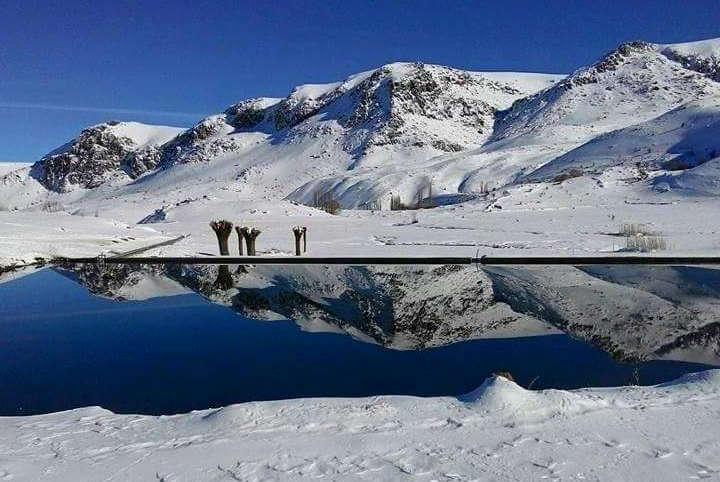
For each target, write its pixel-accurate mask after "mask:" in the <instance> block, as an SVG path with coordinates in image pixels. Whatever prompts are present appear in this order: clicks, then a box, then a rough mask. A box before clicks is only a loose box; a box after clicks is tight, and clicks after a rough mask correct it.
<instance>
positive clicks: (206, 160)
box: [0, 39, 720, 208]
mask: <svg viewBox="0 0 720 482" xmlns="http://www.w3.org/2000/svg"><path fill="white" fill-rule="evenodd" d="M719 58H720V41H718V40H717V39H715V40H708V41H700V42H693V43H688V44H674V45H661V44H649V43H644V42H632V43H628V44H623V45H621V46H620V47H619V48H618V49H616V50H614V51H613V52H610V53H608V54H607V55H605V56H603V57H602V58H601V59H600V60H599V61H598V62H596V63H594V64H593V65H591V66H589V67H585V68H581V69H579V70H577V71H576V72H574V73H572V74H571V75H569V76H567V77H563V76H558V75H547V74H519V73H487V72H486V73H479V72H465V71H461V70H457V69H452V68H447V67H441V66H437V65H425V64H419V63H417V64H408V63H397V64H389V65H385V66H383V67H380V68H378V69H375V70H372V71H368V72H363V73H360V74H356V75H352V76H350V77H348V78H347V79H345V80H344V81H340V82H335V83H329V84H308V85H303V86H299V87H296V88H295V89H293V90H292V92H291V93H290V94H289V95H288V96H287V97H286V98H283V99H274V98H259V99H250V100H246V101H243V102H239V103H237V104H235V105H233V106H231V107H230V108H228V109H226V110H225V111H224V112H223V113H222V114H218V115H213V116H210V117H208V118H206V119H203V120H202V121H200V122H199V123H198V124H197V125H195V126H193V127H192V128H190V129H188V130H186V131H184V132H180V131H179V130H178V129H174V128H163V127H155V126H144V125H141V124H137V123H111V124H102V125H99V126H94V127H91V128H88V129H86V130H85V131H83V132H82V133H81V134H80V136H79V137H78V138H76V139H74V140H73V141H71V142H69V143H68V144H66V145H65V146H63V147H61V148H59V149H58V150H55V151H53V152H51V153H49V154H48V155H47V156H45V157H44V158H43V159H42V160H40V161H39V162H38V163H37V164H36V165H35V166H34V167H33V169H32V171H31V172H28V176H23V175H22V173H20V174H18V173H16V174H15V179H14V183H15V184H16V183H18V182H20V183H26V184H30V185H32V183H33V180H35V181H39V182H40V184H42V186H43V187H44V188H45V189H46V190H47V191H51V192H56V193H57V192H59V193H69V192H73V191H75V192H77V191H78V190H98V192H97V193H94V194H93V195H90V196H86V195H85V194H83V195H78V194H77V193H76V194H75V195H73V196H70V199H72V200H73V201H74V202H77V203H82V202H83V201H82V199H84V198H85V197H89V198H92V199H103V198H104V199H112V198H117V197H122V196H127V195H130V196H132V195H133V194H137V192H138V191H139V190H143V191H148V190H150V191H153V192H158V193H162V194H163V196H165V197H171V198H178V199H180V197H181V196H182V194H181V193H185V194H187V191H188V190H191V189H192V187H193V186H195V185H197V183H198V181H200V180H201V181H202V182H203V186H204V187H205V189H206V190H208V191H211V190H213V189H217V190H222V189H228V188H229V189H232V190H233V191H236V192H238V193H239V195H241V196H247V197H258V196H261V197H263V198H265V199H282V198H286V197H287V198H289V199H292V200H296V201H300V202H303V203H307V204H310V203H312V200H313V199H314V197H315V196H316V195H317V193H318V192H323V193H325V192H331V193H333V195H334V196H335V197H336V198H337V199H338V200H339V201H340V203H341V204H342V205H343V206H344V207H347V208H351V207H383V208H388V207H389V199H390V197H391V196H392V195H400V196H401V198H402V200H403V202H406V203H410V202H412V200H415V199H417V198H418V197H423V196H426V195H430V194H431V195H433V196H444V195H450V194H457V193H466V194H478V193H482V192H485V191H488V190H490V189H492V188H499V187H502V186H504V185H506V184H508V183H515V182H521V181H524V180H527V181H538V180H545V179H548V180H552V179H555V178H557V177H558V176H565V177H573V176H579V175H583V174H597V173H598V172H600V171H602V170H604V169H606V168H607V167H611V166H618V165H626V166H637V165H642V166H643V168H645V169H650V170H678V169H690V168H694V167H696V166H697V165H699V164H702V163H703V162H705V161H708V160H711V159H713V158H714V157H716V155H717V154H718V152H720V151H718V145H717V144H718V141H716V139H718V138H720V136H717V135H715V133H716V132H717V125H716V119H717V116H718V115H720V114H719V113H718V108H720V82H718V77H719V76H720V74H719V73H718V65H719V61H718V59H719ZM198 166H201V167H198ZM568 173H569V174H568ZM2 182H3V183H4V184H6V185H7V184H13V182H11V181H10V180H8V179H4V180H3V181H2ZM667 185H672V183H668V184H667ZM138 186H141V187H138ZM25 190H26V191H27V189H25ZM34 190H35V194H33V195H30V196H26V197H27V198H28V199H27V200H26V201H25V202H22V200H18V207H24V206H27V205H28V204H32V203H34V202H38V198H43V197H46V196H47V195H52V194H49V193H44V192H43V191H42V190H38V189H34ZM10 191H13V189H10ZM15 191H17V189H16V190H15ZM30 191H33V189H32V186H31V189H30ZM12 197H13V196H12V195H8V193H7V190H6V192H5V193H4V195H3V196H0V199H3V200H4V202H5V203H6V204H9V203H10V201H11V199H8V198H12ZM16 197H17V196H16Z"/></svg>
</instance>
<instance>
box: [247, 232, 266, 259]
mask: <svg viewBox="0 0 720 482" xmlns="http://www.w3.org/2000/svg"><path fill="white" fill-rule="evenodd" d="M245 229H246V231H244V233H245V242H246V244H247V252H248V256H256V252H255V240H256V239H257V237H258V236H260V233H261V232H262V231H260V230H259V229H257V228H245Z"/></svg>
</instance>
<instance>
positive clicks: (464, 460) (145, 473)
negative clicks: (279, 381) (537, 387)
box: [0, 370, 720, 481]
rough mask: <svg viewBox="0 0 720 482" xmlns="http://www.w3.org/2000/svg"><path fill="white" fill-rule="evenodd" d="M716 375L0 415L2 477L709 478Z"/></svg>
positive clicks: (713, 473)
mask: <svg viewBox="0 0 720 482" xmlns="http://www.w3.org/2000/svg"><path fill="white" fill-rule="evenodd" d="M718 433H720V371H719V370H711V371H706V372H702V373H698V374H694V375H688V376H685V377H683V378H682V379H680V380H677V381H675V382H671V383H667V384H663V385H658V386H654V387H622V388H610V389H584V390H575V391H559V390H546V391H528V390H525V389H523V388H521V387H519V386H517V385H516V384H514V383H513V382H510V381H508V380H506V379H504V378H500V377H495V378H491V379H488V380H487V381H486V382H485V383H484V384H483V385H482V386H481V387H479V388H478V389H477V390H475V391H474V392H472V393H470V394H467V395H465V396H462V397H460V398H458V399H456V398H449V397H446V398H415V397H399V396H383V397H371V398H360V399H300V400H288V401H278V402H262V403H246V404H241V405H233V406H228V407H224V408H221V409H209V410H204V411H198V412H192V413H189V414H184V415H176V416H165V417H151V416H139V415H115V414H113V413H111V412H108V411H107V410H103V409H101V408H97V407H92V408H83V409H78V410H72V411H69V412H60V413H54V414H49V415H39V416H31V417H10V418H0V475H1V476H2V477H3V478H4V480H150V479H152V480H166V481H173V480H248V481H253V480H300V479H302V480H307V479H316V478H323V479H329V480H410V479H413V480H541V479H555V480H558V479H564V480H566V479H572V480H658V481H659V480H668V481H675V480H686V479H716V478H717V477H718V476H719V474H720V465H719V462H718V461H720V438H719V437H718Z"/></svg>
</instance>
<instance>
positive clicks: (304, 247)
mask: <svg viewBox="0 0 720 482" xmlns="http://www.w3.org/2000/svg"><path fill="white" fill-rule="evenodd" d="M302 237H303V253H307V228H306V227H305V226H303V228H302Z"/></svg>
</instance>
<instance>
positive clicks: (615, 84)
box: [492, 42, 720, 140]
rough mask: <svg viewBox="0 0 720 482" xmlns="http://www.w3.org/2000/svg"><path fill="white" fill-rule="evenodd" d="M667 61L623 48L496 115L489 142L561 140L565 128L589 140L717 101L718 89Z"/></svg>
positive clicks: (639, 47)
mask: <svg viewBox="0 0 720 482" xmlns="http://www.w3.org/2000/svg"><path fill="white" fill-rule="evenodd" d="M666 51H667V49H666V50H665V51H663V52H666ZM671 57H672V56H670V55H668V54H667V53H665V54H663V53H661V51H660V48H659V47H658V46H657V45H653V44H649V43H645V42H630V43H626V44H622V45H620V46H619V47H618V48H617V49H616V50H614V51H612V52H610V53H609V54H607V55H605V56H604V57H603V58H601V59H600V60H599V61H598V62H596V63H594V64H593V65H591V66H589V67H585V68H582V69H579V70H578V71H576V72H574V73H573V74H572V75H570V76H568V77H567V78H565V79H563V80H562V81H560V82H558V83H557V84H556V85H555V86H553V87H552V88H550V89H548V90H546V91H544V92H540V93H537V94H535V95H532V96H529V97H526V98H523V99H520V100H518V101H516V102H515V103H514V104H513V106H512V108H511V109H509V110H508V111H506V112H503V113H502V114H501V115H500V117H501V118H500V119H499V120H498V121H497V122H496V124H495V132H494V134H493V138H492V140H501V139H506V138H515V137H519V136H527V135H531V136H535V137H537V138H541V139H547V138H548V137H552V136H555V137H557V138H558V139H559V140H565V139H564V138H565V134H566V132H565V131H563V129H562V128H563V127H565V126H567V128H568V129H570V128H573V129H574V131H573V135H574V136H576V137H577V135H578V133H581V134H582V135H583V137H586V138H588V139H590V138H591V136H593V135H597V134H601V133H603V132H607V131H609V130H613V129H618V128H624V127H627V126H629V125H633V124H637V123H639V122H644V121H647V120H650V119H652V118H654V117H656V116H658V115H661V114H663V113H665V112H668V111H669V110H671V109H673V108H676V107H678V106H679V105H681V104H683V103H685V102H689V101H692V100H697V99H703V98H708V97H717V96H718V95H720V85H718V84H717V83H716V82H714V81H713V80H711V79H710V78H708V76H707V75H704V74H702V73H700V72H699V71H695V70H688V69H687V68H686V67H684V66H683V65H682V64H683V62H678V61H677V60H678V58H677V57H675V58H671ZM685 63H687V62H685ZM580 128H582V130H580Z"/></svg>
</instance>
